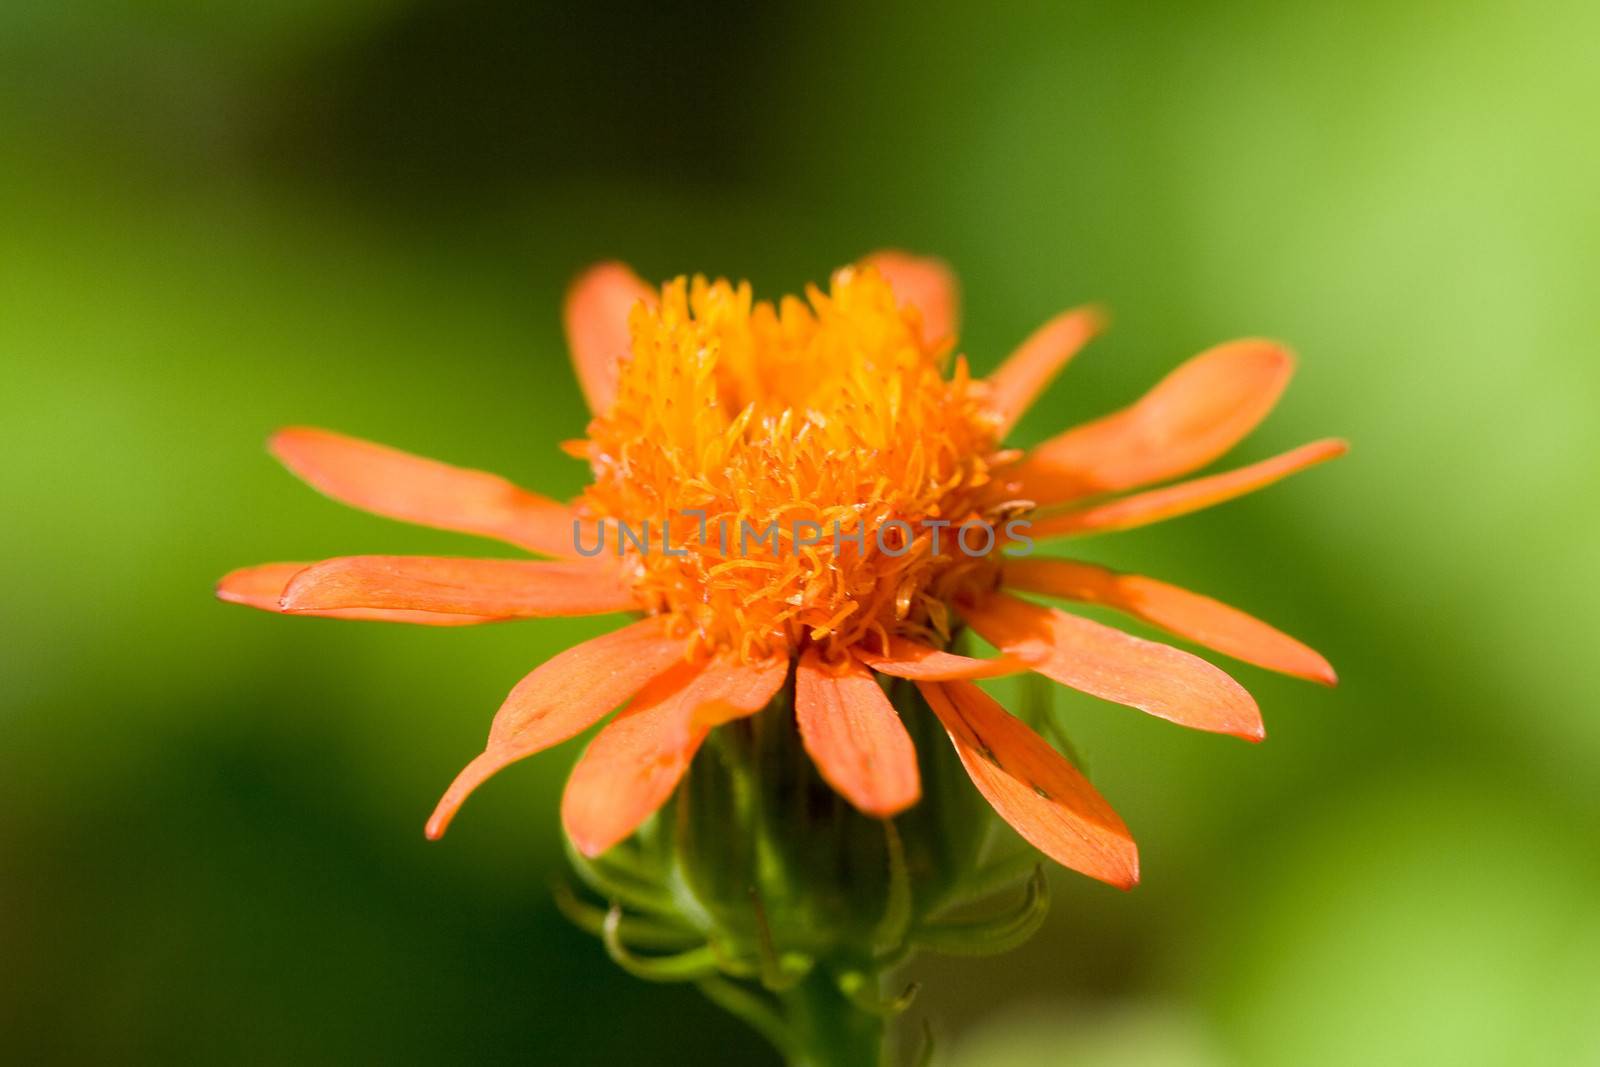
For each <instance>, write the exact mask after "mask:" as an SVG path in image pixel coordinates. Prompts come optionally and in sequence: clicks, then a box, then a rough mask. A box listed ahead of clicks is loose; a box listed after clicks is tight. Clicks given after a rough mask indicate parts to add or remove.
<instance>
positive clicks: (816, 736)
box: [794, 648, 922, 819]
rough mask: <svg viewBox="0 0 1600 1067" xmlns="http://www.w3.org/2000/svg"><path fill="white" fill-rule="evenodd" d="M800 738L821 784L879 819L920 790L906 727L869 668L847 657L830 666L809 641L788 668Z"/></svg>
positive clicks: (902, 807)
mask: <svg viewBox="0 0 1600 1067" xmlns="http://www.w3.org/2000/svg"><path fill="white" fill-rule="evenodd" d="M794 706H795V718H796V721H798V722H799V724H800V740H801V742H802V743H803V744H804V745H805V748H806V751H807V752H809V753H810V754H811V759H812V761H813V762H814V763H816V765H817V770H818V771H820V772H822V777H823V778H824V779H826V780H827V782H828V784H829V785H831V786H833V788H834V789H836V790H838V791H839V793H840V795H842V796H843V797H844V798H845V799H846V800H848V801H850V803H852V804H854V805H855V806H856V807H857V808H859V809H860V810H861V811H862V812H864V813H865V814H867V815H871V816H874V817H876V818H880V819H887V818H888V817H890V816H891V815H895V814H897V813H899V812H901V811H904V810H905V809H906V808H908V807H910V806H911V805H912V804H915V803H916V802H917V798H918V797H919V796H921V795H922V783H921V778H920V776H919V774H918V771H917V753H916V749H915V748H914V747H913V746H912V744H911V735H910V734H908V733H906V728H905V724H904V723H902V722H901V721H900V716H899V714H898V713H897V712H896V711H895V710H894V705H892V704H890V703H889V698H888V697H887V696H885V695H884V692H883V690H882V689H880V688H878V683H877V682H875V681H874V680H873V678H872V673H871V672H870V671H868V670H867V668H866V667H864V666H862V665H861V664H860V663H857V662H856V661H855V660H847V661H846V662H845V663H844V664H842V665H841V666H840V667H838V668H830V667H828V666H827V665H826V664H824V663H823V661H822V657H821V656H820V655H819V654H818V653H817V650H816V649H815V648H811V649H808V650H807V651H806V653H805V655H803V656H802V657H801V658H800V666H799V669H798V670H797V672H796V674H795V702H794Z"/></svg>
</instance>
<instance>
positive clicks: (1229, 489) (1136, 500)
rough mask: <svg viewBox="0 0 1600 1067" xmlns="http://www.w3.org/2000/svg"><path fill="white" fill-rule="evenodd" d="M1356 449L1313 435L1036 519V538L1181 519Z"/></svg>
mask: <svg viewBox="0 0 1600 1067" xmlns="http://www.w3.org/2000/svg"><path fill="white" fill-rule="evenodd" d="M1349 450H1350V446H1349V445H1347V444H1346V443H1345V442H1343V441H1337V440H1326V441H1313V442H1311V443H1310V444H1308V445H1301V446H1300V447H1299V448H1296V449H1292V450H1290V451H1288V452H1284V453H1281V454H1280V455H1276V456H1273V457H1272V458H1271V459H1264V460H1262V461H1261V462H1260V463H1252V464H1251V465H1250V466H1248V467H1240V468H1238V469H1237V470H1231V471H1224V472H1223V473H1221V474H1211V475H1207V476H1206V477H1204V478H1195V479H1193V480H1191V481H1187V482H1179V483H1178V484H1177V485H1168V486H1163V487H1162V488H1160V489H1151V490H1149V491H1148V492H1144V493H1135V494H1133V495H1132V496H1125V497H1121V498H1120V499H1117V500H1108V501H1106V502H1105V503H1103V504H1093V505H1090V506H1089V507H1085V508H1078V509H1076V510H1074V511H1067V512H1063V513H1061V514H1059V515H1046V516H1045V517H1044V518H1041V519H1034V520H1033V524H1032V526H1031V527H1030V529H1029V530H1028V533H1029V535H1030V536H1031V537H1033V538H1034V539H1035V540H1039V539H1042V538H1046V537H1064V536H1071V535H1073V534H1088V533H1108V532H1110V531H1112V530H1131V529H1133V528H1134V527H1136V526H1147V525H1149V524H1150V523H1152V522H1161V521H1163V520H1165V519H1175V518H1177V517H1178V516H1180V515H1187V514H1189V513H1190V512H1192V511H1200V510H1203V509H1205V508H1209V507H1212V506H1213V505H1216V504H1222V503H1225V502H1227V501H1229V500H1232V499H1234V498H1235V497H1241V496H1244V495H1245V494H1246V493H1253V492H1255V491H1256V490H1257V489H1265V488H1266V487H1267V486H1269V485H1271V484H1272V483H1273V482H1276V481H1278V480H1280V479H1282V478H1287V477H1288V476H1289V475H1291V474H1294V473H1295V472H1296V471H1302V470H1305V469H1306V468H1307V467H1314V466H1316V465H1317V464H1318V463H1323V462H1326V461H1327V460H1330V459H1337V458H1338V457H1339V456H1342V455H1344V454H1345V453H1346V452H1348V451H1349Z"/></svg>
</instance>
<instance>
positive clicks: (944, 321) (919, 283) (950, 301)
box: [861, 249, 961, 342]
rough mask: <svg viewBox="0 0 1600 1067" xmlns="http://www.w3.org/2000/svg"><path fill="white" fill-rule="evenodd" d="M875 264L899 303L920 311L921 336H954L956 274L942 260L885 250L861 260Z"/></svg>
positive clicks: (957, 322)
mask: <svg viewBox="0 0 1600 1067" xmlns="http://www.w3.org/2000/svg"><path fill="white" fill-rule="evenodd" d="M861 262H862V264H863V265H865V266H869V267H876V268H877V271H878V273H879V274H881V275H883V278H884V280H885V281H886V282H888V283H889V288H890V289H892V290H894V295H895V296H896V298H898V299H899V301H900V305H901V306H902V307H905V306H907V305H909V306H911V307H914V308H916V309H917V310H918V311H919V312H921V313H922V336H923V338H924V339H926V340H927V341H929V342H937V341H942V340H944V339H945V338H947V337H954V336H955V333H956V330H957V328H958V327H959V326H960V318H961V290H960V287H959V286H958V285H957V284H956V276H955V275H954V274H953V273H951V271H950V268H949V267H947V266H946V265H945V264H944V263H943V262H942V261H941V260H937V259H931V258H929V257H926V256H913V255H910V254H908V253H905V252H896V251H894V250H893V249H885V250H884V251H882V252H874V253H873V254H872V255H870V256H868V257H867V258H865V259H863V260H862V261H861Z"/></svg>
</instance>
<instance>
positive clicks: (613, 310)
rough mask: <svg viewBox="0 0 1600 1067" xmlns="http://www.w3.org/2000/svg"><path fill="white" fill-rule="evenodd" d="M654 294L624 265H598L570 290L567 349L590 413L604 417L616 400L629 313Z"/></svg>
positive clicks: (628, 342) (627, 344)
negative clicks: (570, 351) (619, 368)
mask: <svg viewBox="0 0 1600 1067" xmlns="http://www.w3.org/2000/svg"><path fill="white" fill-rule="evenodd" d="M655 299H656V294H655V292H654V290H652V289H651V288H650V287H649V286H648V285H646V284H645V283H644V282H642V281H640V280H639V276H638V275H637V274H635V273H633V271H632V270H630V269H629V268H628V266H627V265H626V264H623V263H596V264H595V265H594V266H592V267H590V268H589V269H588V270H586V271H584V272H583V273H582V274H580V275H579V276H578V278H577V280H576V281H574V282H573V283H572V287H571V288H570V289H568V290H567V302H566V312H565V322H566V329H567V346H568V347H569V348H570V349H571V350H572V366H573V369H574V370H575V371H576V372H577V375H578V386H579V387H580V388H581V389H582V390H583V396H584V399H586V400H587V401H588V402H589V410H590V411H592V412H594V413H595V414H596V415H603V414H605V412H606V411H607V410H608V409H609V408H610V407H611V402H612V401H613V400H615V399H616V397H617V366H618V364H619V363H620V362H621V360H622V357H623V356H625V355H627V354H628V351H629V348H630V345H631V344H632V342H631V340H630V337H629V334H628V313H629V312H631V311H632V310H633V307H634V305H635V304H637V303H639V302H640V301H641V300H642V301H644V302H645V303H646V304H650V305H654V303H655Z"/></svg>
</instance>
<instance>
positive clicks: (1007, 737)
mask: <svg viewBox="0 0 1600 1067" xmlns="http://www.w3.org/2000/svg"><path fill="white" fill-rule="evenodd" d="M917 686H918V688H920V689H921V690H922V694H923V696H925V697H927V698H928V704H929V706H930V707H932V708H933V713H934V714H935V715H937V716H939V721H940V722H942V723H943V724H944V728H945V730H946V731H947V732H948V733H949V734H950V740H951V741H952V742H954V743H955V746H956V752H957V753H958V754H959V755H960V756H961V763H962V765H963V766H964V767H966V769H967V774H969V775H970V776H971V777H972V784H973V785H975V786H977V787H978V792H980V793H982V794H983V797H984V799H985V800H987V801H988V802H989V804H990V806H992V807H993V808H994V810H995V811H996V812H997V813H998V814H999V815H1000V817H1001V818H1002V819H1004V820H1005V821H1006V822H1008V823H1010V824H1011V825H1012V826H1013V827H1014V828H1015V829H1016V831H1017V833H1019V834H1021V835H1022V836H1023V837H1024V838H1025V839H1027V841H1028V842H1029V843H1030V844H1032V845H1033V846H1034V847H1035V848H1037V849H1038V850H1039V851H1041V852H1043V853H1044V854H1045V855H1047V856H1049V857H1050V858H1051V859H1053V860H1055V861H1056V862H1057V863H1059V864H1061V865H1063V866H1065V867H1070V868H1072V869H1073V870H1075V871H1078V872H1079V873H1082V874H1086V875H1088V876H1089V877H1091V878H1098V879H1099V880H1100V881H1102V882H1106V883H1108V884H1110V885H1114V886H1116V887H1117V888H1118V889H1131V888H1133V887H1134V886H1135V885H1136V884H1137V883H1138V881H1139V849H1138V847H1137V846H1136V845H1135V844H1134V843H1133V837H1132V836H1131V835H1130V834H1129V833H1128V828H1127V827H1126V826H1125V825H1123V822H1122V820H1121V819H1120V818H1118V817H1117V813H1116V812H1115V811H1112V810H1111V805H1110V804H1107V803H1106V801H1105V798H1104V797H1102V796H1101V795H1100V794H1099V793H1097V792H1095V789H1094V787H1093V786H1092V785H1090V784H1089V781H1088V779H1086V778H1085V777H1084V776H1083V775H1082V774H1081V773H1079V771H1078V769H1077V768H1076V767H1074V766H1073V765H1072V764H1071V763H1069V762H1068V761H1067V760H1066V758H1065V757H1063V756H1062V755H1061V754H1060V753H1059V752H1057V751H1056V750H1055V749H1053V748H1051V747H1050V746H1049V745H1048V744H1046V743H1045V741H1044V739H1043V738H1041V737H1040V736H1039V735H1038V734H1036V733H1034V732H1033V731H1032V730H1030V729H1028V727H1027V726H1026V725H1025V724H1024V723H1023V722H1022V721H1021V720H1019V719H1017V717H1016V716H1014V715H1012V714H1011V713H1010V712H1008V711H1006V709H1005V708H1002V707H1001V706H1000V705H999V704H997V703H996V702H995V700H994V698H993V697H991V696H990V695H989V694H987V693H985V692H984V691H983V690H982V689H979V688H978V687H977V686H975V685H973V684H972V683H971V682H943V683H939V682H932V683H930V682H918V683H917Z"/></svg>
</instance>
